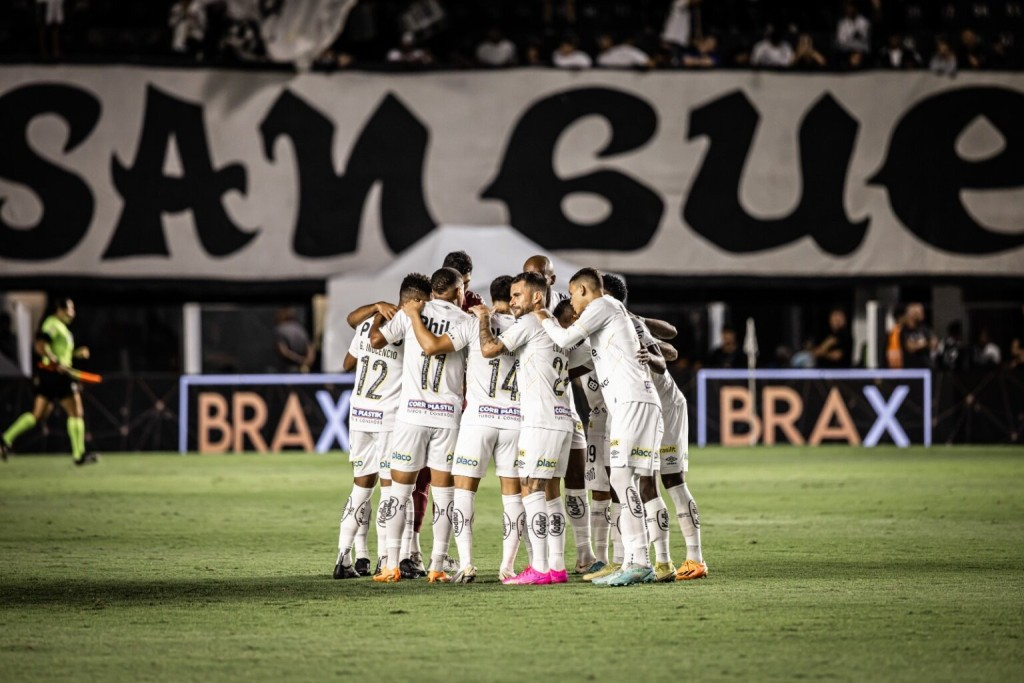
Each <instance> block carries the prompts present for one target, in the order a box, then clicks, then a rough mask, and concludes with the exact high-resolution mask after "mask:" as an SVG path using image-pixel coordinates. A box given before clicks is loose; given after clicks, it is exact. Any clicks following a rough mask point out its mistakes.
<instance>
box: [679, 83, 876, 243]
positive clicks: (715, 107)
mask: <svg viewBox="0 0 1024 683" xmlns="http://www.w3.org/2000/svg"><path fill="white" fill-rule="evenodd" d="M759 119H760V115H759V114H758V112H757V110H756V109H755V108H754V106H753V105H752V104H751V103H750V100H749V99H747V96H746V95H744V94H743V93H742V92H739V91H737V92H734V93H732V94H729V95H725V96H723V97H720V98H718V99H717V100H715V101H714V102H711V103H710V104H706V105H704V106H703V107H700V108H699V109H695V110H693V112H691V114H690V127H689V133H688V135H687V139H689V140H693V139H694V138H698V137H701V136H707V137H708V139H709V140H710V143H711V144H710V146H709V148H708V151H707V155H706V156H705V157H704V163H703V164H701V167H700V170H699V171H698V173H697V177H696V179H695V180H694V181H693V185H692V186H691V187H690V190H689V193H688V197H687V200H686V205H685V206H684V207H683V220H684V221H685V222H686V223H687V224H688V225H689V226H690V227H692V228H693V229H694V231H695V232H696V233H697V234H699V235H701V236H702V237H704V238H705V239H707V240H708V241H709V242H711V243H712V244H714V245H716V246H718V247H721V248H722V249H727V250H728V251H731V252H733V253H737V254H745V253H750V252H756V251H764V250H765V249H772V248H775V247H780V246H783V245H785V244H789V243H791V242H795V241H797V240H799V239H800V238H801V237H804V236H806V235H810V236H811V237H812V238H813V239H814V241H815V242H817V243H818V246H820V247H821V248H822V249H823V250H825V251H826V252H828V253H830V254H833V255H835V256H842V255H846V254H849V253H851V252H853V251H854V250H855V249H856V248H857V247H859V246H860V244H861V242H863V241H864V235H865V234H866V233H867V229H868V223H869V220H868V219H864V220H862V221H859V222H857V223H852V222H851V221H850V219H849V218H848V217H847V215H846V209H845V208H844V205H843V193H844V188H845V185H846V175H847V171H848V170H849V164H850V159H851V155H852V152H853V144H854V141H855V139H856V137H857V129H858V128H859V124H858V123H857V120H856V119H854V118H853V117H852V116H850V114H849V113H847V111H846V110H845V109H844V108H843V106H842V105H841V104H839V103H838V102H837V101H836V100H835V99H834V98H833V97H832V96H831V95H829V94H828V93H826V94H825V95H823V96H822V97H821V98H820V99H819V100H818V101H817V102H816V103H815V105H814V106H813V107H812V108H811V109H810V111H808V112H807V115H806V116H805V117H804V118H803V120H802V121H801V123H800V173H801V180H802V188H803V189H802V192H801V195H800V203H799V204H798V205H797V207H796V209H795V210H793V212H792V213H790V214H789V215H788V216H783V217H781V218H771V219H760V218H754V217H753V216H751V215H750V214H749V213H747V211H746V210H745V209H744V208H743V206H742V205H741V204H740V199H739V193H740V182H741V181H742V178H743V171H744V167H745V166H746V161H747V157H748V156H749V155H750V150H751V147H752V144H753V141H754V132H755V131H756V130H757V125H758V120H759Z"/></svg>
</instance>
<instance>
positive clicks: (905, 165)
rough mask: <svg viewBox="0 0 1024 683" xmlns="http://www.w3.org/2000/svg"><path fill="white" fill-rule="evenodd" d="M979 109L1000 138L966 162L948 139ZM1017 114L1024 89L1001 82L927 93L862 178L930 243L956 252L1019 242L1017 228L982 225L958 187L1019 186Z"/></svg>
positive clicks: (1021, 159)
mask: <svg viewBox="0 0 1024 683" xmlns="http://www.w3.org/2000/svg"><path fill="white" fill-rule="evenodd" d="M979 116H984V117H985V118H986V119H988V120H989V122H991V124H992V125H993V126H994V127H995V128H997V129H998V130H999V133H1000V134H1001V135H1002V136H1003V140H1004V142H1005V144H1004V146H1003V148H1002V150H1001V151H1000V152H999V153H998V154H996V155H995V156H993V157H991V158H988V159H984V160H981V161H967V160H965V159H962V158H960V156H959V155H958V154H957V153H956V141H957V138H958V137H959V136H960V134H961V133H962V132H963V131H964V129H965V128H966V127H967V126H968V124H970V123H971V122H972V121H974V119H976V118H978V117H979ZM1021 121H1024V95H1022V94H1021V93H1019V92H1015V91H1013V90H1008V89H1006V88H996V87H977V88H960V89H957V90H953V91H947V92H942V93H939V94H938V95H933V96H931V97H927V98H925V99H923V100H921V101H920V102H919V103H918V104H917V105H916V106H914V108H913V109H911V110H910V111H909V112H907V113H906V114H905V115H904V116H903V118H902V119H900V121H899V123H898V124H896V127H895V129H894V130H893V133H892V139H891V140H890V142H889V151H888V153H887V154H886V157H885V164H884V166H883V167H882V169H881V170H879V171H878V173H876V174H875V175H874V176H873V177H872V178H871V179H869V180H868V182H869V183H870V184H872V185H884V186H885V187H886V189H887V190H888V191H889V203H890V204H891V205H892V210H893V213H894V214H896V217H897V218H899V219H900V221H901V222H902V223H903V224H904V225H905V226H906V227H907V228H908V229H909V230H910V231H911V232H912V233H914V234H915V235H917V236H918V237H919V238H920V239H922V240H924V241H925V242H927V243H928V244H930V245H932V246H934V247H938V248H939V249H943V250H945V251H949V252H952V253H959V254H992V253H995V252H999V251H1005V250H1008V249H1013V248H1015V247H1019V246H1020V245H1022V244H1024V234H1022V233H1020V232H1017V233H1016V234H1006V233H998V232H993V231H991V230H988V229H986V228H985V226H984V225H981V224H979V223H978V222H977V221H975V220H974V218H973V217H972V216H971V215H970V213H968V212H967V210H966V209H965V208H964V205H963V202H962V201H961V200H960V193H961V192H962V191H963V190H999V189H1004V188H1011V187H1020V186H1021V185H1024V127H1022V126H1021ZM1015 227H1016V228H1017V229H1018V230H1019V229H1020V228H1021V227H1022V226H1021V224H1020V223H1019V222H1018V223H1017V225H1016V226H1015Z"/></svg>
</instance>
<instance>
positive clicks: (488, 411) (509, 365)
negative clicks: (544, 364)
mask: <svg viewBox="0 0 1024 683" xmlns="http://www.w3.org/2000/svg"><path fill="white" fill-rule="evenodd" d="M515 321H516V319H515V318H513V317H512V316H511V315H509V314H508V313H496V314H494V315H492V316H491V334H493V335H494V336H495V337H498V336H500V335H501V333H502V332H504V331H505V330H507V329H508V328H510V327H512V324H513V323H514V322H515ZM459 328H460V329H452V330H449V331H448V337H449V338H451V340H452V345H453V346H455V348H456V349H459V348H461V346H460V344H462V343H464V342H466V341H467V339H468V351H469V354H468V357H467V358H466V411H465V412H464V413H463V414H462V426H481V427H498V428H500V429H519V419H520V418H519V389H518V387H517V386H516V380H517V377H516V355H515V354H514V353H512V352H511V351H508V352H506V353H503V354H501V355H500V356H498V357H497V358H484V357H483V354H481V352H480V320H479V319H478V318H476V317H473V318H472V319H470V320H466V321H465V322H462V323H459ZM462 328H465V329H462Z"/></svg>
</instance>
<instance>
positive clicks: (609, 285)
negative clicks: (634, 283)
mask: <svg viewBox="0 0 1024 683" xmlns="http://www.w3.org/2000/svg"><path fill="white" fill-rule="evenodd" d="M601 285H602V286H603V287H604V291H605V293H606V294H611V295H612V297H614V298H615V299H617V300H619V301H621V302H622V303H626V297H627V296H629V288H628V287H626V281H625V280H623V279H622V278H621V277H619V276H618V275H613V274H611V273H603V274H602V275H601Z"/></svg>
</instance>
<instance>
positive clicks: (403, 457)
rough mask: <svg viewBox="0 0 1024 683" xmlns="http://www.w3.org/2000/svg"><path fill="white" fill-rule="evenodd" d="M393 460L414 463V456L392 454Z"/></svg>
mask: <svg viewBox="0 0 1024 683" xmlns="http://www.w3.org/2000/svg"><path fill="white" fill-rule="evenodd" d="M391 459H392V460H397V461H399V462H412V455H411V454H410V453H392V454H391Z"/></svg>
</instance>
